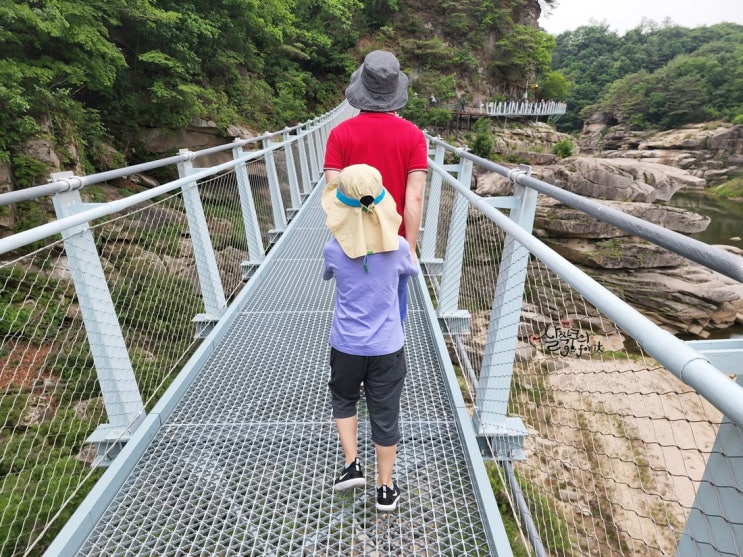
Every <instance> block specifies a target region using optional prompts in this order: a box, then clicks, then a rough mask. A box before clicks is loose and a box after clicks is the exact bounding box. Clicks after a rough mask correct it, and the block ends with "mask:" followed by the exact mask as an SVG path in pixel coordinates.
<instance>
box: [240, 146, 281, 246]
mask: <svg viewBox="0 0 743 557" xmlns="http://www.w3.org/2000/svg"><path fill="white" fill-rule="evenodd" d="M246 167H247V171H248V179H249V180H250V190H251V193H252V195H253V203H254V204H255V212H256V216H257V218H258V225H259V227H260V231H261V240H262V242H263V246H264V248H265V249H266V250H268V249H269V246H270V245H271V244H272V243H273V242H274V240H275V237H274V235H273V234H271V231H273V230H275V229H276V222H275V219H274V216H273V210H272V206H273V205H272V202H271V190H270V188H269V185H268V175H267V174H266V163H265V160H264V159H262V158H261V159H257V160H252V161H249V162H248V163H247V164H246Z"/></svg>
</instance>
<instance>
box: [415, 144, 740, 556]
mask: <svg viewBox="0 0 743 557" xmlns="http://www.w3.org/2000/svg"><path fill="white" fill-rule="evenodd" d="M429 140H430V141H431V150H432V159H433V160H432V163H431V166H430V172H429V186H428V188H427V196H426V208H425V219H424V223H423V227H422V240H421V243H420V246H421V251H420V261H421V264H422V266H423V268H424V271H425V275H426V277H427V280H428V281H429V284H430V286H431V291H432V292H433V294H434V296H435V303H436V307H437V313H438V316H439V320H440V322H441V325H442V328H443V329H444V331H445V332H447V333H448V334H447V339H448V340H447V342H448V344H449V346H448V349H449V352H450V354H452V355H453V357H454V359H455V361H456V362H457V366H456V367H457V369H458V372H459V373H460V383H461V385H462V387H463V389H464V390H465V393H466V396H465V399H466V400H469V401H470V407H469V410H470V412H471V414H472V416H473V421H474V425H475V428H476V430H477V434H478V436H479V439H480V443H481V449H482V452H483V454H484V455H486V457H488V458H490V459H492V460H493V461H494V462H496V463H498V465H497V466H495V465H494V466H493V467H492V468H491V472H492V475H493V478H494V479H497V480H496V483H500V484H501V485H503V486H505V487H504V490H503V491H502V492H500V494H499V496H500V497H501V498H502V503H503V505H504V506H510V507H511V509H512V515H513V520H514V521H515V523H516V524H517V525H518V527H519V530H520V531H521V533H522V539H523V540H524V542H523V543H524V544H525V545H527V546H532V548H533V549H531V550H532V551H535V553H536V554H537V555H616V554H626V555H671V554H674V553H675V554H678V555H689V554H705V555H735V554H738V553H740V549H741V540H742V539H743V506H741V505H739V504H733V501H734V500H737V501H738V503H740V501H741V500H743V499H742V498H741V495H742V490H743V484H741V477H743V475H742V474H743V464H741V463H742V462H743V460H742V459H741V455H743V436H742V435H741V430H740V427H741V425H742V424H743V421H742V420H743V415H742V413H743V387H742V386H741V384H742V382H743V380H742V379H741V375H743V369H741V365H743V364H741V362H743V357H742V356H743V342H739V341H716V342H710V343H685V342H683V341H681V340H680V339H678V338H676V337H674V336H673V335H671V334H670V333H667V332H666V331H664V330H662V329H660V328H659V327H658V326H656V325H655V324H653V323H652V322H650V321H649V320H648V319H647V318H645V317H644V316H643V315H641V314H640V313H639V312H637V311H636V310H634V309H633V308H631V307H629V306H628V305H627V304H625V303H624V302H623V301H622V300H621V299H619V298H618V297H617V296H616V295H615V294H614V293H612V292H610V291H608V290H606V289H605V288H603V287H602V286H601V285H599V284H598V283H596V282H595V281H594V280H592V279H591V278H589V277H588V276H587V275H585V274H584V273H582V272H581V271H580V270H579V269H577V268H576V267H575V266H573V265H571V264H570V263H569V262H567V261H566V260H564V259H563V258H562V257H560V256H559V255H557V254H556V253H555V252H553V251H552V250H551V249H549V248H547V247H546V246H545V245H544V244H542V243H541V242H540V241H538V240H537V239H536V238H535V237H534V236H533V235H532V234H531V231H532V226H533V219H534V213H535V207H536V201H537V196H538V191H539V193H542V194H546V195H553V196H554V197H557V198H558V199H560V200H561V201H562V202H564V203H566V204H571V205H572V206H574V207H575V206H577V207H580V208H582V209H583V210H584V211H586V212H588V213H589V214H590V213H594V214H595V216H596V217H597V218H601V219H603V220H608V221H609V222H614V223H616V225H618V226H621V227H624V228H625V229H629V230H631V231H632V233H633V234H636V235H640V236H642V237H644V238H647V239H648V240H650V241H654V242H656V243H659V244H660V245H664V246H666V247H668V248H669V249H672V250H675V251H676V252H678V253H681V254H683V255H686V256H687V257H690V258H692V259H694V260H696V261H699V262H701V263H704V264H706V265H708V266H710V267H712V268H715V269H716V270H718V271H719V272H721V273H723V274H725V275H727V276H728V277H732V278H733V280H736V281H739V282H740V281H741V280H743V279H742V278H741V277H743V259H741V258H740V257H737V256H733V255H731V254H729V253H727V252H724V251H722V250H719V249H716V248H711V247H709V246H706V245H700V244H701V243H698V242H696V241H693V240H691V239H690V238H687V237H685V236H682V235H678V234H675V233H672V232H670V231H668V230H665V229H662V230H661V227H657V226H655V225H653V224H651V223H645V222H638V221H639V219H634V218H632V217H629V218H628V216H627V215H623V214H620V213H619V212H616V213H614V212H611V211H609V213H607V212H606V207H605V206H601V205H599V204H597V203H595V202H592V201H591V200H587V199H585V198H581V197H580V196H574V197H572V196H573V194H569V195H566V194H567V192H564V191H563V190H560V189H559V188H555V187H554V186H551V185H549V184H545V183H542V182H539V181H538V180H534V179H533V178H531V176H529V169H528V168H527V167H521V168H515V169H514V168H505V167H502V166H500V165H495V164H493V163H491V162H489V161H485V160H483V159H480V158H478V157H475V156H473V155H471V154H470V153H467V152H466V151H463V150H459V149H456V148H454V147H452V146H450V145H447V144H446V143H444V142H443V141H441V140H440V139H437V138H432V137H429ZM473 166H479V167H480V171H481V172H482V171H490V172H495V173H498V174H501V175H502V176H505V177H508V178H509V179H510V180H511V182H512V188H513V194H512V195H507V196H500V197H493V198H481V197H480V196H478V195H477V194H475V193H474V192H473V191H471V190H470V183H471V177H472V173H473ZM592 205H593V206H592ZM704 348H707V349H709V350H708V351H705V352H704V353H702V352H700V351H698V350H702V349H704ZM711 360H712V361H714V362H715V365H713V364H712V362H711ZM716 366H719V367H716ZM728 374H741V375H738V379H737V381H736V380H735V379H734V378H733V379H731V378H730V377H729V376H728Z"/></svg>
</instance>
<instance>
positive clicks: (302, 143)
mask: <svg viewBox="0 0 743 557" xmlns="http://www.w3.org/2000/svg"><path fill="white" fill-rule="evenodd" d="M297 135H298V139H297V150H298V151H299V168H300V170H301V172H302V195H304V196H305V198H306V197H307V196H308V195H309V194H310V193H311V192H312V179H311V178H310V167H309V161H308V160H307V136H308V133H307V131H306V130H305V129H304V127H303V126H301V127H300V128H299V129H298V130H297Z"/></svg>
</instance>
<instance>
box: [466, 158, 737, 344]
mask: <svg viewBox="0 0 743 557" xmlns="http://www.w3.org/2000/svg"><path fill="white" fill-rule="evenodd" d="M532 176H534V177H536V178H538V179H540V180H543V181H545V182H548V183H551V184H554V185H556V186H558V187H560V188H563V189H565V190H567V191H571V192H573V193H576V194H579V195H582V196H585V197H591V198H593V199H594V200H595V201H597V202H599V203H602V204H604V205H606V206H608V207H611V208H614V209H617V210H620V211H622V212H624V213H627V214H630V215H633V216H636V217H638V218H641V219H643V220H646V221H649V222H652V223H655V224H658V225H660V226H663V227H665V228H668V229H669V230H673V231H675V232H679V233H682V234H693V233H695V232H700V231H702V230H704V229H705V228H706V227H707V225H708V224H709V219H708V218H707V217H702V216H701V215H698V214H696V213H693V212H690V211H686V210H684V209H679V208H675V207H670V206H666V205H663V204H658V203H654V202H655V201H667V200H668V199H670V198H671V196H672V195H673V193H675V192H676V191H678V190H679V189H682V188H703V187H704V185H705V181H704V180H703V179H702V178H699V177H696V176H693V175H692V174H690V173H688V172H686V171H684V170H680V169H678V168H674V167H670V166H666V165H662V164H657V163H648V162H645V161H638V160H632V161H627V160H626V159H599V158H590V157H585V158H584V157H574V158H568V159H564V160H562V161H560V162H558V163H556V164H551V165H546V166H542V167H534V168H533V169H532ZM476 191H477V193H478V194H480V195H483V196H493V195H508V194H510V192H511V186H510V184H509V182H508V181H507V180H506V179H505V178H502V177H501V176H500V175H497V174H492V173H489V174H485V175H481V176H478V179H477V189H476ZM534 234H535V235H537V236H538V237H540V238H541V239H542V241H544V242H545V243H546V244H548V245H549V246H550V247H552V248H553V249H554V250H555V251H557V252H558V253H560V254H561V255H563V257H565V258H566V259H568V260H570V261H571V262H573V263H575V264H576V265H577V266H579V267H581V268H582V269H583V270H584V271H585V272H586V273H587V274H589V275H590V276H592V277H593V278H594V279H596V280H597V281H598V282H600V283H601V284H603V285H604V286H606V287H607V288H608V289H609V290H611V291H612V292H614V293H615V294H617V295H618V296H619V297H621V298H623V299H624V300H625V301H626V302H628V303H629V304H630V305H632V306H633V307H634V308H635V309H637V310H638V311H640V312H641V313H643V314H644V315H645V316H647V317H648V318H649V319H651V320H652V321H653V322H655V323H656V324H658V325H660V326H661V327H663V328H665V329H666V330H668V331H670V332H672V333H674V334H684V335H689V336H693V337H698V338H706V337H708V336H710V334H711V333H712V332H713V331H715V330H724V329H727V328H729V327H731V326H732V325H734V324H736V323H738V324H743V284H741V283H738V282H737V281H735V280H733V279H730V278H728V277H725V276H723V275H721V274H719V273H717V272H715V271H712V270H709V269H707V268H705V267H703V266H701V265H698V264H696V263H694V262H691V261H689V260H687V259H685V258H684V257H682V256H680V255H676V254H674V253H671V252H670V251H668V250H666V249H665V248H662V247H659V246H655V245H654V244H651V243H649V242H647V241H646V240H643V239H642V238H639V237H636V236H633V235H631V234H628V233H626V232H624V231H622V230H620V229H618V228H616V227H614V226H613V225H610V224H607V223H604V222H602V221H600V220H598V219H596V218H594V217H591V216H588V215H586V214H585V213H583V212H582V211H578V210H575V209H573V208H571V207H568V206H566V205H563V204H561V203H559V202H557V201H555V200H554V199H552V198H550V197H548V196H544V195H540V196H539V198H538V202H537V212H536V218H535V224H534ZM718 247H722V248H723V249H726V250H728V251H730V252H732V253H735V254H737V255H740V256H741V257H743V251H742V250H739V249H737V248H734V247H730V246H718Z"/></svg>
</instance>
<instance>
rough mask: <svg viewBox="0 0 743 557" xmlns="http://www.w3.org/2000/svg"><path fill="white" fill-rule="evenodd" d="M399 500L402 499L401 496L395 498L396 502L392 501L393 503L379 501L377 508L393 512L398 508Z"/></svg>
mask: <svg viewBox="0 0 743 557" xmlns="http://www.w3.org/2000/svg"><path fill="white" fill-rule="evenodd" d="M399 500H400V497H398V498H397V499H395V502H394V503H392V504H391V505H382V504H381V503H377V510H378V511H383V512H386V513H388V512H392V511H394V510H395V509H396V508H397V502H398V501H399Z"/></svg>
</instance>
